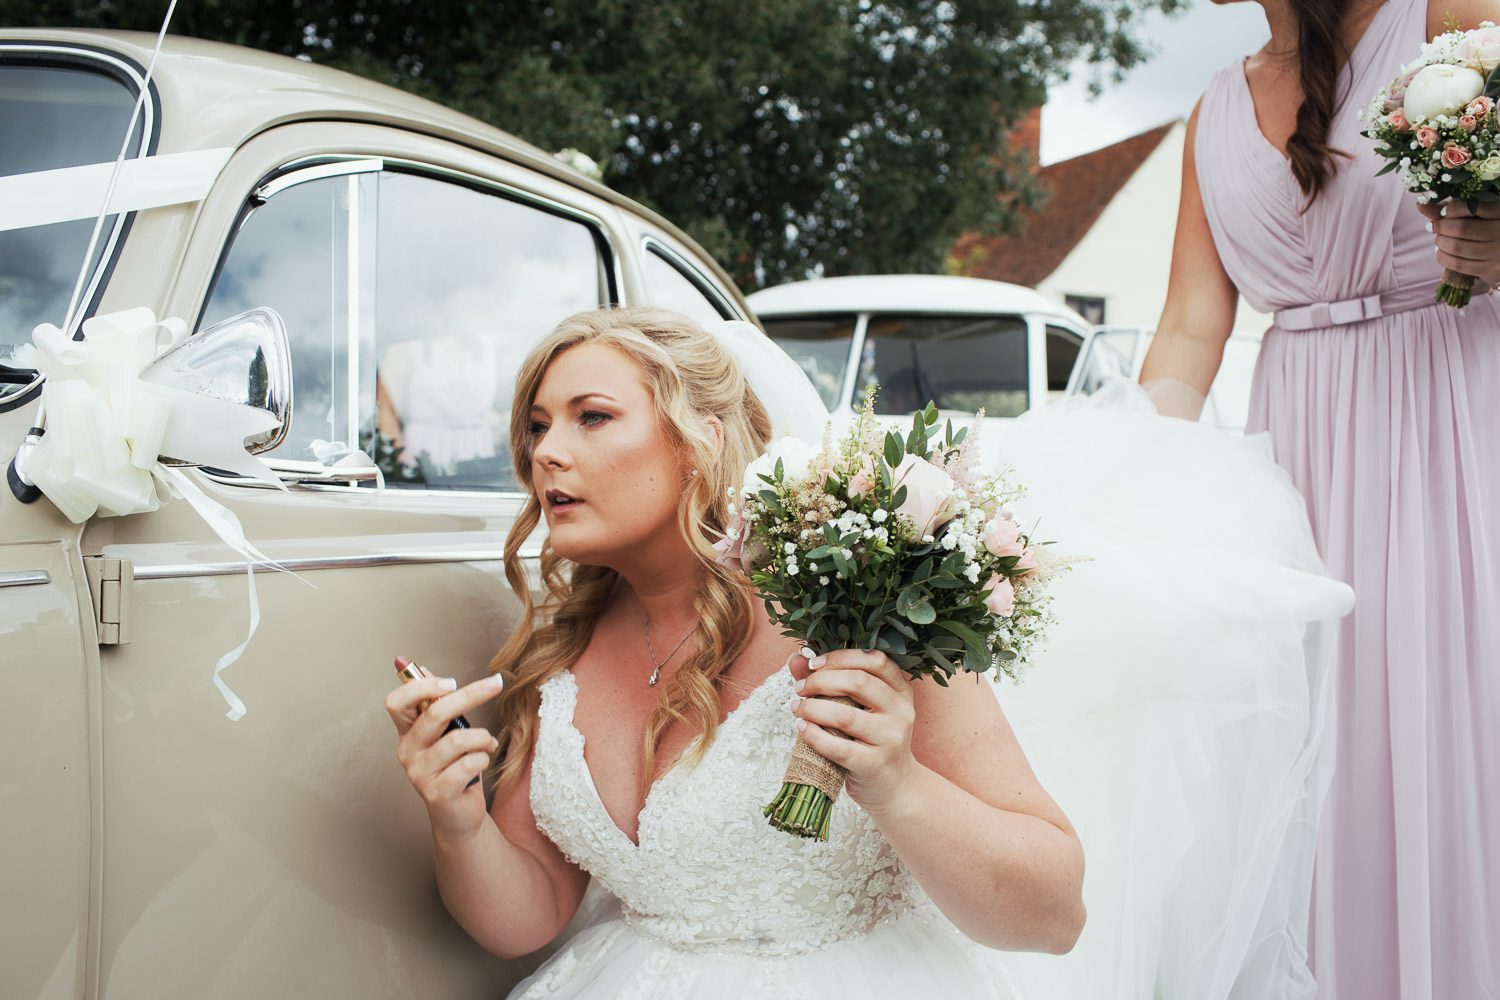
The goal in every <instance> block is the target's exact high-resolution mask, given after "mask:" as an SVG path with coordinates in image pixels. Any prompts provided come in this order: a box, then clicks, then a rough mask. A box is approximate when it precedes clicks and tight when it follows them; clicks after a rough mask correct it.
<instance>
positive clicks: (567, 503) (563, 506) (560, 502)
mask: <svg viewBox="0 0 1500 1000" xmlns="http://www.w3.org/2000/svg"><path fill="white" fill-rule="evenodd" d="M545 496H546V498H547V509H548V510H550V511H552V512H553V513H558V514H560V513H562V512H563V511H569V510H577V509H578V508H579V507H581V506H583V500H582V499H580V498H578V497H575V496H573V495H571V494H569V493H564V492H563V491H562V490H548V491H547V492H546V494H545Z"/></svg>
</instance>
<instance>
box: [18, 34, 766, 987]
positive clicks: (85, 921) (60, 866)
mask: <svg viewBox="0 0 1500 1000" xmlns="http://www.w3.org/2000/svg"><path fill="white" fill-rule="evenodd" d="M17 40H25V41H38V42H47V41H51V42H56V43H59V44H67V45H90V46H95V47H99V48H105V49H109V50H112V51H118V52H121V53H122V54H124V55H126V56H128V57H130V58H132V59H134V60H135V61H136V62H138V63H140V64H145V63H146V62H147V60H148V59H149V55H150V49H149V44H150V42H151V41H152V39H150V38H147V37H145V36H140V35H126V34H110V33H80V32H46V31H24V32H23V31H18V30H7V31H0V46H3V45H4V44H5V43H8V42H15V41H17ZM154 79H155V86H156V88H157V90H158V93H159V94H160V109H161V114H162V121H161V140H160V145H159V147H158V152H176V151H182V150H191V149H207V148H215V147H219V146H228V147H233V148H234V153H233V155H232V157H231V159H230V160H229V163H228V165H227V166H226V168H225V169H224V171H223V173H222V174H221V175H220V177H219V179H218V181H217V182H216V184H215V185H214V187H213V189H212V191H211V192H210V193H209V195H208V196H207V197H206V198H204V199H203V200H202V201H201V202H198V203H195V204H190V205H184V206H176V207H172V208H165V209H154V210H149V211H141V212H138V213H136V215H135V217H134V219H133V222H132V226H131V229H130V231H129V233H128V236H127V238H126V240H125V242H124V245H123V250H122V251H121V253H120V255H119V259H118V261H117V262H116V264H115V266H114V269H113V272H112V274H111V275H110V278H109V283H108V286H107V288H106V290H105V291H104V293H103V296H102V299H101V300H100V302H99V305H98V309H97V311H98V312H110V311H114V310H117V309H122V308H127V307H131V306H141V305H145V306H150V307H151V308H153V309H155V310H156V311H157V312H158V314H160V315H176V316H182V317H184V318H186V319H187V321H188V322H189V324H190V325H194V324H196V322H197V320H198V317H199V316H200V315H201V312H202V309H203V303H204V300H205V296H206V295H207V293H208V291H209V289H210V286H211V284H212V282H213V280H214V274H215V268H216V265H217V262H218V260H219V258H220V254H221V248H222V247H223V246H224V244H225V241H226V239H228V237H229V235H230V233H231V231H232V229H233V227H234V225H235V220H236V218H237V217H238V215H239V213H240V211H241V208H242V206H243V205H244V203H245V200H246V197H247V196H248V195H249V193H250V192H251V190H252V189H254V188H255V187H256V185H258V184H259V183H261V182H262V180H263V179H265V178H266V177H267V176H268V175H270V174H271V173H273V172H274V171H276V170H278V169H281V168H283V167H285V166H286V165H288V164H292V163H297V162H300V161H303V160H305V159H307V158H309V157H315V156H317V157H328V156H333V157H349V158H360V157H381V158H384V159H386V160H388V161H391V162H405V161H409V162H418V163H421V164H423V165H424V166H425V167H426V168H427V169H429V170H434V171H441V172H450V173H451V175H452V176H454V177H461V178H465V179H467V180H469V181H471V182H472V183H476V184H480V185H485V186H492V187H496V188H501V189H504V190H507V191H510V192H514V193H518V194H520V195H522V196H524V197H526V198H529V199H535V200H538V201H540V202H545V203H548V204H552V205H556V206H563V207H565V208H566V209H567V210H568V211H569V212H571V213H575V214H577V215H579V216H580V217H583V218H587V219H589V220H591V222H592V224H593V225H594V226H596V227H597V229H598V231H599V232H600V233H602V234H603V236H604V237H605V239H606V240H607V242H608V243H609V244H610V245H611V247H612V251H613V256H614V262H615V270H616V275H615V282H616V283H617V287H618V289H619V292H620V295H621V297H622V299H623V300H624V301H626V302H631V301H642V300H644V298H645V297H646V293H645V291H644V288H645V284H644V282H645V278H644V276H643V269H642V264H641V262H640V260H639V258H640V256H641V253H642V248H643V246H644V241H647V240H652V239H654V240H656V241H657V242H658V243H660V244H661V245H664V246H667V247H670V248H671V249H672V250H673V252H674V253H677V254H680V255H682V256H684V257H686V258H687V259H689V260H690V261H691V263H692V265H693V266H694V267H695V268H697V269H698V271H699V273H700V274H701V275H702V276H704V277H705V278H706V279H707V281H708V282H710V283H711V284H712V286H713V289H714V291H715V293H716V294H717V295H718V296H720V297H721V298H722V300H723V302H724V303H726V304H727V307H728V308H729V309H730V310H731V311H732V312H733V313H734V314H736V315H739V316H742V317H744V316H748V315H749V311H748V309H747V307H746V306H745V304H744V300H743V298H742V297H740V295H739V293H738V292H737V291H736V290H735V289H734V287H733V285H732V283H731V282H730V281H729V279H728V277H727V275H725V274H724V272H723V271H722V270H721V269H719V268H717V267H716V266H715V265H714V264H713V263H712V262H711V261H709V260H708V259H707V257H706V255H705V254H703V253H702V252H701V251H700V250H697V249H696V248H695V245H694V244H693V243H692V241H691V240H690V239H689V238H688V237H687V236H685V235H684V234H682V233H681V232H680V231H678V230H676V229H675V228H673V227H672V226H670V224H668V223H667V222H665V220H662V219H660V218H659V217H657V216H655V215H653V214H651V213H650V212H648V211H646V210H644V209H642V208H640V207H639V206H635V205H633V204H632V203H631V202H629V201H628V200H626V199H624V198H622V197H620V196H619V195H617V194H615V193H614V192H611V191H609V190H608V189H607V188H605V187H603V186H602V185H599V184H596V183H593V182H592V181H589V180H588V179H586V178H584V177H582V176H581V175H578V174H576V173H575V172H573V171H571V170H570V169H568V168H567V167H564V166H563V165H561V164H560V163H558V162H557V161H555V160H553V159H552V158H551V157H549V156H547V155H546V154H544V153H542V152H540V151H538V150H535V149H533V148H532V147H529V146H527V145H525V144H524V143H521V142H518V141H517V140H515V139H513V138H511V137H509V136H507V135H505V134H504V133H501V132H499V131H497V130H494V129H490V128H487V127H486V126H483V125H481V124H479V123H477V122H474V121H472V120H471V119H468V118H465V117H463V116H461V115H458V114H456V113H454V112H452V111H450V110H448V109H445V108H442V107H440V106H438V105H435V104H430V103H428V102H425V101H420V100H418V99H416V98H412V97H409V96H407V95H404V94H401V93H399V92H397V91H394V90H391V89H388V88H384V87H380V86H378V85H375V84H371V83H368V82H366V81H362V80H359V79H357V78H355V77H352V76H347V75H345V74H342V73H336V72H333V71H329V70H325V69H322V68H319V67H315V66H309V65H306V64H302V63H298V62H295V61H293V60H287V59H282V58H279V57H274V56H269V55H264V54H261V53H256V52H251V51H249V50H244V49H236V48H231V47H226V46H216V45H211V44H208V43H201V42H194V41H191V40H185V39H175V38H174V39H172V40H170V41H169V43H168V46H167V48H166V50H164V52H163V54H162V56H161V59H160V62H159V63H158V66H157V70H156V74H155V78H154ZM35 408H36V407H35V403H31V404H28V405H25V406H22V407H20V408H18V409H14V410H12V411H10V412H4V413H0V454H3V458H4V460H5V461H7V462H8V461H9V459H10V457H11V456H12V455H13V454H14V453H15V450H16V447H17V446H18V445H19V444H20V441H21V439H22V437H23V436H24V434H25V432H26V429H27V428H28V427H29V426H30V425H31V422H32V420H33V419H34V411H35ZM294 412H295V407H294ZM188 475H189V476H191V477H192V478H193V479H194V480H195V481H196V482H197V483H198V485H200V486H201V487H202V488H203V489H204V491H205V492H207V493H208V494H209V495H210V496H211V497H213V498H214V499H215V500H217V501H218V502H219V503H221V504H223V505H224V506H225V507H227V508H228V509H230V510H231V511H233V512H234V513H235V514H236V516H237V517H238V518H239V519H240V522H241V523H242V525H243V526H244V529H245V534H246V535H247V537H248V538H250V539H252V540H253V541H254V542H255V544H256V545H258V546H259V547H260V548H261V549H262V550H263V551H264V552H266V553H267V554H268V555H269V556H270V557H271V558H273V559H276V560H279V561H281V562H283V563H284V564H285V565H286V566H287V567H288V568H289V569H290V572H286V573H280V572H270V571H265V570H262V571H260V572H257V573H256V576H255V582H256V587H257V592H258V598H259V604H260V613H261V624H260V628H259V631H258V632H257V633H256V635H255V637H254V640H253V641H252V642H251V643H250V645H249V647H248V648H247V650H246V652H245V654H244V656H243V657H242V658H241V659H240V660H239V661H238V662H236V663H234V664H233V665H232V666H230V667H229V668H228V669H227V670H226V671H225V672H224V679H225V681H226V682H228V683H229V684H230V685H231V686H232V687H233V688H234V690H235V691H236V693H237V694H238V695H239V696H240V697H241V698H242V699H243V700H244V702H245V704H246V705H247V706H248V708H249V712H248V714H247V715H246V716H245V718H243V719H242V720H240V721H239V722H230V721H229V720H227V719H226V718H225V705H224V702H223V700H222V699H221V698H220V696H219V693H218V691H217V690H216V689H215V687H214V686H213V684H212V683H211V676H212V672H213V668H214V663H215V661H216V660H217V659H218V657H220V656H221V655H222V654H224V653H225V652H227V651H228V650H229V649H230V648H232V647H233V646H235V645H237V644H238V643H240V642H241V641H242V640H243V639H244V638H245V635H246V629H247V627H248V623H249V604H248V593H247V582H246V575H245V573H244V569H243V561H242V560H240V559H239V557H238V556H236V555H235V553H234V552H233V551H232V550H231V549H229V548H228V547H227V546H226V545H224V544H223V543H222V542H220V541H219V539H218V538H217V537H216V536H215V535H214V534H213V533H212V531H210V530H209V528H207V527H206V526H205V524H204V522H203V521H202V520H201V519H200V518H199V517H198V516H197V515H196V514H195V513H194V512H193V511H192V510H191V509H190V508H189V507H188V505H187V504H186V503H183V502H180V501H175V502H170V503H168V504H166V505H165V506H164V507H163V508H162V509H160V510H158V511H155V512H152V513H148V514H138V515H133V516H130V517H124V518H107V517H99V518H94V519H92V520H90V521H89V522H87V523H86V524H84V525H81V526H80V525H74V524H71V523H70V522H68V521H67V520H66V519H65V518H64V517H63V516H62V515H61V514H60V513H59V512H58V511H57V509H56V508H55V507H53V506H52V505H51V504H50V503H49V502H48V501H47V500H46V499H45V498H43V499H42V500H40V501H38V502H36V503H33V504H30V505H24V504H21V503H19V502H18V501H16V500H15V498H14V497H12V495H11V493H10V491H9V490H3V491H0V678H3V679H4V681H5V682H6V685H7V687H8V689H9V691H10V701H11V704H12V705H13V706H15V708H14V709H13V712H12V715H13V717H14V720H15V721H13V722H12V724H10V725H8V726H6V727H5V728H4V730H3V735H0V752H3V754H4V759H5V760H6V761H7V765H6V767H5V769H4V771H3V772H0V829H3V834H0V842H3V843H4V845H5V848H6V850H5V860H4V862H3V864H0V898H4V899H5V900H6V905H5V907H4V913H3V916H0V995H3V996H5V997H7V998H12V997H14V998H25V997H47V998H52V997H59V998H95V997H101V998H135V997H145V996H150V997H193V998H199V997H251V996H255V997H261V996H321V997H345V996H347V997H360V998H362V1000H374V998H379V997H391V998H395V997H402V998H409V997H413V996H420V997H426V998H440V997H478V996H496V995H503V993H504V992H505V991H506V990H507V989H508V988H509V986H510V985H512V984H513V983H514V982H515V981H517V979H518V978H519V977H520V976H521V975H522V974H524V972H525V971H527V970H528V969H530V968H532V967H534V964H535V957H533V958H532V959H530V960H517V961H509V962H507V961H501V960H499V959H496V958H493V957H492V956H489V955H487V954H486V953H484V952H483V951H482V950H481V949H480V948H479V947H478V946H477V945H475V944H474V943H473V941H472V940H471V939H469V938H468V936H467V935H466V934H465V933H464V932H463V931H462V929H461V928H459V927H458V926H457V925H456V924H455V923H454V922H453V921H452V919H451V918H450V917H448V915H447V914H446V912H445V911H444V909H443V906H442V903H441V902H440V900H439V899H438V896H437V893H436V889H435V885H434V879H433V871H432V863H431V857H430V843H429V835H428V830H427V824H426V819H425V814H424V812H423V809H422V806H421V803H420V800H419V799H418V798H417V796H416V795H415V794H414V793H413V792H412V790H411V788H410V786H409V785H408V784H407V783H406V780H405V778H404V776H403V775H402V774H401V772H400V769H399V768H398V766H397V765H396V763H395V760H394V753H393V751H394V744H395V737H394V732H393V731H392V729H391V726H390V722H389V720H388V719H387V718H386V715H385V711H384V708H383V704H382V702H383V698H384V696H385V694H386V692H387V691H389V690H390V689H391V688H392V687H393V686H394V684H395V675H394V671H393V670H392V667H391V661H392V657H393V656H394V655H395V654H397V653H404V654H406V655H410V656H412V657H414V658H415V659H416V660H417V661H418V662H421V663H423V664H425V665H427V666H429V667H430V668H432V669H433V670H434V671H436V672H439V673H443V674H449V675H453V676H456V677H458V678H459V679H460V681H463V680H467V679H470V678H474V677H477V676H479V675H481V674H482V673H483V672H484V671H485V669H486V666H487V664H488V662H489V659H490V657H491V656H492V655H493V653H494V651H495V650H496V649H497V648H498V647H499V645H500V643H501V642H502V641H503V639H504V637H505V636H506V634H507V633H508V632H509V630H510V629H511V627H512V626H513V624H514V622H515V615H516V609H517V603H516V601H515V600H514V597H513V596H512V595H511V594H510V592H509V588H508V587H507V585H506V583H505V581H504V577H503V571H502V567H501V565H500V562H499V559H500V555H501V551H502V547H503V543H504V539H505V535H506V531H507V529H508V528H509V525H510V523H511V520H512V519H513V518H514V516H515V515H516V513H517V512H518V511H519V509H520V507H521V502H522V501H521V499H520V498H519V497H518V496H516V495H514V494H505V493H480V492H454V493H443V492H438V491H433V492H428V491H424V490H410V491H403V490H395V489H389V490H386V491H384V492H383V493H382V492H377V491H375V490H372V489H368V488H357V487H352V486H324V487H315V488H300V489H293V490H290V491H287V492H281V491H278V490H274V489H268V488H263V487H256V486H249V485H243V484H239V483H235V482H233V481H229V480H223V479H220V478H218V477H215V476H213V475H210V474H208V473H205V472H204V471H202V470H190V471H189V472H188ZM91 559H93V560H97V559H115V560H121V561H122V562H123V563H124V564H126V565H127V566H128V567H129V569H131V570H133V573H134V582H133V584H132V583H130V582H128V581H127V582H126V583H125V584H123V585H121V590H122V592H123V600H122V614H123V615H125V616H126V617H127V618H128V634H129V641H128V642H126V643H123V644H114V645H100V644H99V643H98V641H97V636H96V632H95V628H96V626H95V614H96V608H95V604H96V600H95V599H94V598H93V597H91V595H90V590H89V584H88V579H89V574H88V573H87V572H86V570H85V562H86V561H87V560H91ZM473 721H474V722H475V724H476V725H480V724H483V720H481V719H477V718H476V719H474V720H473Z"/></svg>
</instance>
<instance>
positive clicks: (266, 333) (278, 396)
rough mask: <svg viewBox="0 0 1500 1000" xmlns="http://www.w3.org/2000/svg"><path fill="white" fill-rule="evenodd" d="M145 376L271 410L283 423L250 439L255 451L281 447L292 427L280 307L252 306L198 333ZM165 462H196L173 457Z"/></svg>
mask: <svg viewBox="0 0 1500 1000" xmlns="http://www.w3.org/2000/svg"><path fill="white" fill-rule="evenodd" d="M141 379H142V380H143V381H146V382H152V383H155V384H157V385H164V386H170V387H172V388H174V389H181V390H184V391H186V392H191V393H194V394H196V395H200V396H206V397H208V398H210V399H219V400H223V401H224V402H226V403H239V404H242V405H245V406H253V407H256V408H257V409H261V410H267V411H269V412H270V413H271V414H272V415H273V416H275V417H276V419H277V421H278V424H277V426H276V427H274V428H272V429H271V430H268V431H265V432H264V433H261V434H258V435H255V436H253V437H249V438H246V439H245V450H246V451H248V452H249V453H250V454H252V455H259V454H260V453H262V452H266V451H270V450H271V449H272V448H275V447H276V446H277V445H279V444H280V443H281V442H282V439H284V438H285V437H286V432H287V430H288V428H290V427H291V423H292V355H291V348H290V347H289V346H288V342H287V336H286V324H285V323H283V322H282V319H281V316H280V315H279V314H278V313H277V312H276V311H275V310H274V309H267V308H264V307H262V308H259V309H251V310H249V311H248V312H242V313H240V314H239V315H237V316H231V317H229V318H228V319H226V320H224V321H223V322H222V323H215V324H214V325H213V326H211V327H209V328H208V329H206V330H201V331H199V332H198V333H195V334H193V335H192V336H191V337H188V338H187V339H186V340H184V341H183V342H182V343H181V344H178V345H177V346H176V347H174V348H172V350H170V351H168V352H167V353H166V354H163V355H162V356H161V357H159V358H157V359H156V360H155V361H153V362H152V363H151V364H149V365H147V366H146V368H145V370H144V371H142V372H141ZM161 461H162V462H163V463H164V464H166V465H192V464H196V463H192V462H187V461H183V460H181V459H177V458H173V457H170V456H167V455H162V456H161Z"/></svg>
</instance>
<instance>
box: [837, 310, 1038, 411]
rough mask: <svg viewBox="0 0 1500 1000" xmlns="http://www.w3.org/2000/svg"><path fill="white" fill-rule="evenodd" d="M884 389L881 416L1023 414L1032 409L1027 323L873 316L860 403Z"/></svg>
mask: <svg viewBox="0 0 1500 1000" xmlns="http://www.w3.org/2000/svg"><path fill="white" fill-rule="evenodd" d="M871 383H879V385H880V393H879V395H878V396H877V397H876V399H875V412H876V413H880V414H902V413H911V412H913V411H915V410H919V409H921V408H922V407H924V406H926V405H927V404H928V403H929V402H933V403H936V404H937V405H938V407H939V409H944V410H964V411H967V412H970V413H972V412H974V411H975V410H978V409H980V408H981V407H982V408H983V409H984V411H985V414H986V415H987V416H991V417H1014V416H1019V415H1020V414H1021V413H1023V412H1024V411H1025V410H1026V407H1027V405H1028V399H1027V385H1028V383H1029V379H1028V372H1027V355H1026V321H1025V320H1024V319H1022V318H1020V317H1019V316H890V315H876V316H872V317H870V322H869V326H868V328H867V329H866V331H865V343H864V349H863V351H862V352H861V357H860V365H859V384H858V386H857V387H856V395H855V398H856V399H858V398H859V395H860V394H861V393H863V392H864V389H865V387H866V386H867V385H870V384H871Z"/></svg>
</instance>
